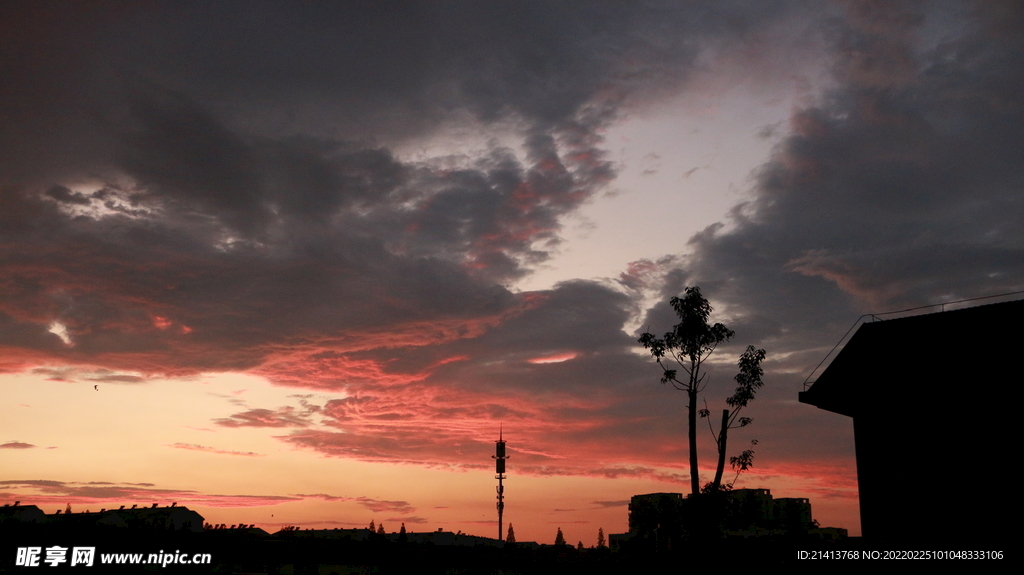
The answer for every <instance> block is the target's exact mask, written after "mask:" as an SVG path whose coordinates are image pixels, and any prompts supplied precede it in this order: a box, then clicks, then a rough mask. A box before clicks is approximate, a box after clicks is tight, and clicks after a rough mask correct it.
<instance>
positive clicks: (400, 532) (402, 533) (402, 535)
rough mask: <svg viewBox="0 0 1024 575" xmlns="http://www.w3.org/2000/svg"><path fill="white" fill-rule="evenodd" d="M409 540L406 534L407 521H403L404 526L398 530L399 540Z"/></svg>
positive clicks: (402, 541)
mask: <svg viewBox="0 0 1024 575" xmlns="http://www.w3.org/2000/svg"><path fill="white" fill-rule="evenodd" d="M408 540H409V536H408V535H406V534H405V523H402V528H401V529H399V530H398V542H399V543H405V542H406V541H408Z"/></svg>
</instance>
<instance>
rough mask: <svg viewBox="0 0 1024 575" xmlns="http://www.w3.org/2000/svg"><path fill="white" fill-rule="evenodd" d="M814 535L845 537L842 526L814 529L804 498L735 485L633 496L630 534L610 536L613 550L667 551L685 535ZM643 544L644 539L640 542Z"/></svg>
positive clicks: (806, 501) (686, 536) (809, 505)
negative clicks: (632, 546) (633, 546)
mask: <svg viewBox="0 0 1024 575" xmlns="http://www.w3.org/2000/svg"><path fill="white" fill-rule="evenodd" d="M709 535H712V536H724V537H744V538H748V537H763V536H776V537H787V536H812V537H817V538H824V539H833V538H836V537H845V536H846V530H845V529H835V528H829V529H825V530H822V529H818V528H817V527H816V526H815V524H814V521H813V519H812V518H811V503H810V500H808V499H806V498H797V497H783V498H779V499H774V498H773V497H772V494H771V491H769V490H768V489H736V490H732V491H724V492H722V493H719V494H717V495H700V496H698V497H693V496H688V497H683V495H682V494H681V493H647V494H644V495H634V496H633V497H632V499H630V502H629V533H628V534H612V535H611V537H610V539H609V541H610V542H611V546H612V547H613V548H617V547H619V546H621V545H623V544H627V543H629V542H632V543H640V544H643V545H647V546H654V547H657V548H659V549H671V548H672V547H673V545H678V544H679V543H680V542H682V541H683V540H685V539H687V538H691V537H694V536H697V537H707V536H709ZM641 542H643V543H641Z"/></svg>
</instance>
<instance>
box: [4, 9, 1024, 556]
mask: <svg viewBox="0 0 1024 575" xmlns="http://www.w3.org/2000/svg"><path fill="white" fill-rule="evenodd" d="M1022 30H1024V14H1022V10H1021V8H1020V5H1019V3H1014V2H994V1H991V2H990V1H986V2H954V1H949V2H888V1H886V2H882V1H858V0H849V1H844V2H833V3H825V2H817V1H814V2H807V1H803V2H801V1H782V0H778V1H776V0H771V1H714V2H711V1H708V2H699V1H692V2H600V1H597V2H595V1H587V2H568V1H567V2H550V3H538V2H478V1H465V2H446V1H432V2H402V3H389V2H344V3H301V4H296V3H284V2H259V1H245V2H229V1H226V2H217V3H179V2H146V1H144V2H134V3H127V4H125V3H113V2H59V3H57V2H32V3H26V2H3V3H0V77H2V78H3V80H2V81H0V390H2V397H3V401H2V402H0V501H2V502H3V503H12V502H14V501H21V502H22V503H24V504H36V505H39V506H40V507H41V508H43V509H44V510H45V511H47V512H53V511H55V510H57V509H63V508H65V506H66V505H68V504H70V505H71V506H72V508H73V510H76V511H83V510H87V509H88V510H92V511H96V510H99V509H101V508H110V507H115V506H118V505H122V504H136V503H137V504H140V505H149V504H152V503H160V504H161V505H165V504H170V503H172V502H177V503H178V504H179V505H187V506H188V507H190V508H193V509H195V510H197V511H199V512H200V513H201V514H203V515H204V516H205V517H206V518H207V521H210V522H212V523H226V524H229V525H230V524H237V523H254V524H257V525H258V526H261V527H263V528H265V529H267V530H269V531H276V530H277V529H279V528H281V527H283V526H286V525H298V526H301V527H309V528H335V527H342V528H352V527H363V526H366V525H368V524H369V523H370V521H371V520H373V521H375V522H376V523H378V524H380V523H383V525H384V527H385V529H386V530H388V531H397V530H398V528H399V526H400V524H401V523H404V524H405V525H406V528H407V529H409V530H411V531H434V530H437V529H438V528H443V529H445V530H451V531H460V530H461V531H463V532H466V533H472V534H476V535H484V536H492V537H493V536H494V535H495V534H496V525H495V520H496V517H495V515H496V512H495V507H494V503H495V500H494V497H495V492H494V485H495V483H496V482H495V480H494V473H493V471H494V469H493V461H492V460H491V458H490V456H491V455H492V454H493V451H494V441H495V440H496V439H497V435H498V429H499V425H500V426H501V428H502V429H503V433H504V438H505V439H506V440H507V441H508V449H509V454H510V455H511V459H510V460H509V463H508V479H507V480H506V481H505V486H506V487H505V494H506V507H505V521H506V523H509V522H510V523H512V524H513V525H514V526H515V532H516V537H517V539H519V540H535V541H539V542H543V543H551V542H552V541H553V540H554V536H555V532H556V530H557V529H558V528H561V529H562V531H563V532H564V533H565V537H566V540H567V541H570V542H576V541H582V542H583V543H584V545H588V546H589V545H594V544H595V543H596V539H597V532H598V529H599V528H603V529H604V531H605V533H619V532H624V531H626V530H627V516H628V514H627V507H626V505H627V503H628V501H629V498H630V497H631V496H632V495H635V494H641V493H650V492H682V493H685V492H687V491H688V487H689V468H688V465H687V456H686V453H687V444H686V420H685V412H686V398H685V395H684V394H682V393H680V392H678V391H675V390H673V389H671V388H670V387H667V386H665V385H662V384H660V383H659V379H660V375H661V373H660V370H659V369H658V367H657V365H656V364H655V363H654V362H653V360H652V359H651V357H650V355H649V354H648V353H647V352H645V351H644V349H643V348H642V347H640V346H639V345H638V343H637V338H638V336H639V334H640V333H642V332H644V331H646V330H648V329H649V330H650V331H652V332H654V333H664V332H665V331H668V330H669V329H671V327H672V325H673V324H674V323H675V321H674V320H675V318H674V316H673V313H672V311H671V309H670V308H669V306H668V299H669V298H670V297H672V296H674V295H680V294H681V293H682V292H683V290H684V289H685V288H686V287H688V286H700V288H701V290H702V292H703V294H704V295H705V296H706V297H707V298H708V299H709V301H710V302H711V304H712V305H713V306H714V313H713V314H712V321H719V322H723V323H725V324H726V325H727V326H728V327H729V328H731V329H732V330H734V331H735V333H736V336H735V338H734V339H733V340H732V341H730V342H729V343H728V344H726V345H723V346H721V347H720V348H719V349H718V350H716V352H715V354H714V355H713V356H712V358H711V360H710V362H709V364H708V367H709V370H710V377H711V381H710V384H709V386H708V387H707V389H706V390H705V392H704V393H703V394H702V397H701V401H702V402H703V401H706V402H707V405H708V406H709V407H710V408H711V409H712V411H714V410H717V409H721V408H722V407H724V398H725V397H727V396H728V395H730V394H731V393H732V390H733V387H734V385H735V384H734V382H733V376H734V375H735V374H736V371H737V368H736V361H737V359H738V356H739V354H740V353H741V352H742V351H743V350H744V349H745V348H746V346H747V345H755V346H757V347H759V348H764V349H765V350H766V351H767V359H766V361H765V363H764V369H765V376H764V380H765V387H764V388H763V390H762V391H761V392H759V395H758V397H757V399H756V400H755V401H754V402H753V403H751V405H750V406H749V407H748V408H746V411H745V415H748V416H750V417H752V418H753V423H752V424H751V425H750V426H749V427H746V428H744V429H742V430H737V431H734V432H733V433H731V434H730V448H729V452H730V455H732V454H738V453H739V452H740V451H742V450H743V449H746V448H748V447H749V446H750V441H751V440H755V439H756V440H757V441H758V444H757V446H756V448H755V459H754V468H753V469H751V470H750V471H749V472H747V473H745V474H743V475H742V476H741V477H740V478H739V480H738V481H737V483H736V486H737V487H740V488H742V487H763V488H768V489H771V491H772V494H773V495H774V496H776V497H809V498H810V499H811V503H812V506H813V509H814V516H815V518H816V519H818V520H819V522H820V523H821V524H822V525H829V526H836V527H844V528H847V529H849V530H850V532H851V534H859V532H860V524H859V519H858V513H857V487H856V469H855V459H854V445H853V433H852V423H851V421H850V420H849V419H848V418H845V417H843V416H840V415H837V414H831V413H827V412H824V411H821V410H818V409H816V408H814V407H812V406H808V405H803V404H800V403H798V402H797V401H796V398H797V392H799V391H800V390H802V389H803V382H804V380H805V379H806V378H807V377H808V375H809V374H810V372H811V370H812V369H813V368H814V367H815V366H816V365H817V364H818V362H819V361H821V359H822V358H824V357H825V355H826V354H827V353H828V351H829V350H830V349H831V348H832V346H833V345H834V344H835V343H836V342H837V341H839V339H840V338H841V337H842V336H843V334H844V333H845V332H846V331H847V329H849V327H850V326H851V325H852V324H853V323H854V322H855V320H856V319H857V318H858V317H859V316H861V315H862V314H865V313H877V312H885V311H891V310H897V309H905V308H910V307H915V306H923V305H930V304H935V303H939V302H944V301H951V300H957V299H964V298H975V297H983V296H989V295H993V294H1000V293H1006V292H1011V291H1016V290H1021V289H1024V231H1022V228H1021V226H1020V225H1019V224H1020V222H1021V221H1024V195H1022V193H1021V188H1022V185H1024V157H1022V155H1021V150H1022V149H1024V129H1022V128H1024V117H1022V103H1024V102H1022V96H1021V94H1022V93H1024V82H1022V79H1024V51H1022V48H1024V46H1022V44H1024V34H1022ZM894 353H898V350H894ZM701 425H703V422H701ZM699 431H700V436H699V442H700V454H701V475H702V478H703V480H705V481H707V480H710V479H711V476H712V475H713V474H714V469H713V466H714V455H715V454H714V449H713V444H712V439H711V435H710V432H709V431H708V430H707V429H704V428H701V429H700V430H699ZM733 452H735V453H733ZM929 480H935V481H943V480H944V479H942V476H941V473H940V474H938V475H936V476H934V477H932V479H929Z"/></svg>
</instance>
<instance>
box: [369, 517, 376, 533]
mask: <svg viewBox="0 0 1024 575" xmlns="http://www.w3.org/2000/svg"><path fill="white" fill-rule="evenodd" d="M376 532H377V526H376V525H374V524H373V519H371V520H370V533H376Z"/></svg>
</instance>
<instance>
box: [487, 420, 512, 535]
mask: <svg viewBox="0 0 1024 575" xmlns="http://www.w3.org/2000/svg"><path fill="white" fill-rule="evenodd" d="M495 444H496V446H495V450H494V455H492V456H491V458H492V459H494V471H495V473H497V475H495V476H494V478H495V479H497V480H498V487H497V491H498V541H504V540H505V538H504V536H503V535H504V530H503V529H502V525H501V515H502V513H503V512H504V511H505V486H504V485H502V484H501V482H502V480H503V479H505V460H506V459H508V456H507V455H505V440H504V439H503V436H502V429H501V426H500V425H499V426H498V441H495Z"/></svg>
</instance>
